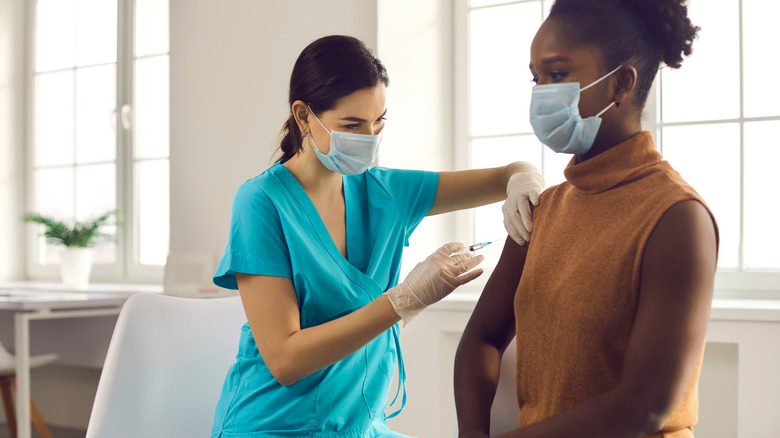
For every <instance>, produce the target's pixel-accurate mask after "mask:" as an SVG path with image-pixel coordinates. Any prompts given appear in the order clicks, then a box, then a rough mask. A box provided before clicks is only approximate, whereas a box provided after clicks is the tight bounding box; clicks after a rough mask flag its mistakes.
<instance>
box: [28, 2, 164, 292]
mask: <svg viewBox="0 0 780 438" xmlns="http://www.w3.org/2000/svg"><path fill="white" fill-rule="evenodd" d="M25 3H26V11H25V20H26V23H27V33H26V41H27V44H26V49H27V50H25V54H26V55H25V56H26V59H25V76H24V77H25V102H26V111H25V115H26V117H25V133H26V139H25V141H24V148H25V153H24V157H25V163H26V164H25V173H26V174H25V176H24V179H25V188H24V192H25V193H26V195H27V196H26V201H25V205H24V208H25V211H35V208H36V197H37V186H36V182H35V176H36V165H35V129H36V127H35V110H36V109H35V76H36V75H37V72H36V55H37V53H36V47H37V41H36V34H37V29H36V27H37V19H36V18H37V5H38V2H37V0H36V1H30V2H25ZM135 5H136V2H135V0H117V58H116V72H117V73H116V74H117V75H116V111H115V114H114V117H115V124H116V127H117V129H116V148H117V149H116V158H115V165H116V208H117V210H118V211H119V212H120V217H119V220H120V222H121V224H122V225H121V226H118V227H117V230H116V239H115V242H116V260H115V262H114V263H113V264H94V265H93V266H92V274H91V280H92V282H98V283H162V279H163V273H164V268H165V267H164V265H159V266H158V265H142V264H140V263H139V262H138V256H137V253H138V251H139V232H138V227H137V221H136V218H137V211H136V206H137V203H136V202H135V198H134V197H135V196H137V193H135V187H136V181H135V175H134V171H133V170H134V163H135V159H134V157H133V150H134V143H133V132H134V127H133V124H132V122H133V114H134V106H133V105H134V102H133V92H134V84H133V80H134V73H133V70H134V63H135V59H136V57H135V54H134V41H135ZM168 7H169V8H170V4H169V5H168ZM161 54H162V53H161ZM165 55H166V56H168V60H169V61H170V47H168V51H167V52H165ZM138 58H143V57H138ZM125 108H126V109H125ZM123 109H124V111H127V110H129V117H130V127H129V128H125V127H124V125H123V121H122V118H123V114H122V113H123ZM169 123H170V117H169ZM166 160H167V161H168V163H169V164H170V151H169V153H168V156H167V158H166ZM168 189H169V190H170V186H169V187H168ZM39 238H40V234H39V231H38V228H37V227H33V226H29V227H26V234H25V247H26V268H27V276H28V278H30V279H32V280H52V281H56V280H59V278H60V273H59V266H58V265H56V264H41V263H39V262H38V261H39V260H40V258H39V255H40V252H39Z"/></svg>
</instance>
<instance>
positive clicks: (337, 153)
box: [309, 108, 385, 175]
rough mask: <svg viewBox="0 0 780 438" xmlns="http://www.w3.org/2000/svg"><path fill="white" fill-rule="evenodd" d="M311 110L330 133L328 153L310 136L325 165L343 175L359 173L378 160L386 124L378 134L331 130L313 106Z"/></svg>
mask: <svg viewBox="0 0 780 438" xmlns="http://www.w3.org/2000/svg"><path fill="white" fill-rule="evenodd" d="M309 111H311V114H312V115H313V116H314V118H315V119H317V122H319V123H320V126H322V127H323V128H324V129H325V130H326V131H328V134H330V150H329V151H328V153H327V154H323V153H322V152H320V151H319V149H317V144H316V143H314V138H313V137H311V136H310V137H311V144H312V145H314V153H315V154H317V158H319V159H320V162H322V164H323V165H324V166H325V167H327V168H328V169H330V170H332V171H334V172H338V173H340V174H342V175H357V174H359V173H363V172H365V171H366V170H367V169H368V168H369V167H371V163H373V162H374V160H376V156H377V154H378V153H379V143H380V142H381V141H382V133H383V132H384V131H385V129H384V126H383V127H382V130H381V131H379V133H378V134H377V135H365V134H355V133H352V132H342V131H331V130H329V129H328V128H325V125H323V124H322V122H321V121H320V119H319V117H317V115H316V114H314V111H312V110H311V108H309Z"/></svg>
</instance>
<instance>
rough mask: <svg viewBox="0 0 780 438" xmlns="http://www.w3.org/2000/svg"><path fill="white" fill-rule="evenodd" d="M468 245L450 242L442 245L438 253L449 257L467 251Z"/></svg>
mask: <svg viewBox="0 0 780 438" xmlns="http://www.w3.org/2000/svg"><path fill="white" fill-rule="evenodd" d="M465 248H466V245H464V244H462V243H460V242H449V243H445V244H444V245H442V247H441V248H439V249H437V250H436V252H438V253H441V254H444V255H446V256H449V255H450V254H452V253H454V252H457V251H460V250H462V249H465Z"/></svg>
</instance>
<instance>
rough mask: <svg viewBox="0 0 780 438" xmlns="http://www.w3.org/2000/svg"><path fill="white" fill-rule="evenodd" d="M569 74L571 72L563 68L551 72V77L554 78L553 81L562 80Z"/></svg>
mask: <svg viewBox="0 0 780 438" xmlns="http://www.w3.org/2000/svg"><path fill="white" fill-rule="evenodd" d="M568 75H569V72H566V71H563V70H556V71H551V72H550V79H552V81H553V82H560V81H562V80H564V79H566V76H568Z"/></svg>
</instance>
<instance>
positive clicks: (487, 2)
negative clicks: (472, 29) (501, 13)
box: [469, 0, 517, 8]
mask: <svg viewBox="0 0 780 438" xmlns="http://www.w3.org/2000/svg"><path fill="white" fill-rule="evenodd" d="M513 1H517V0H471V1H469V6H471V7H472V8H478V7H480V6H492V5H501V4H505V3H512V2H513Z"/></svg>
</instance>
